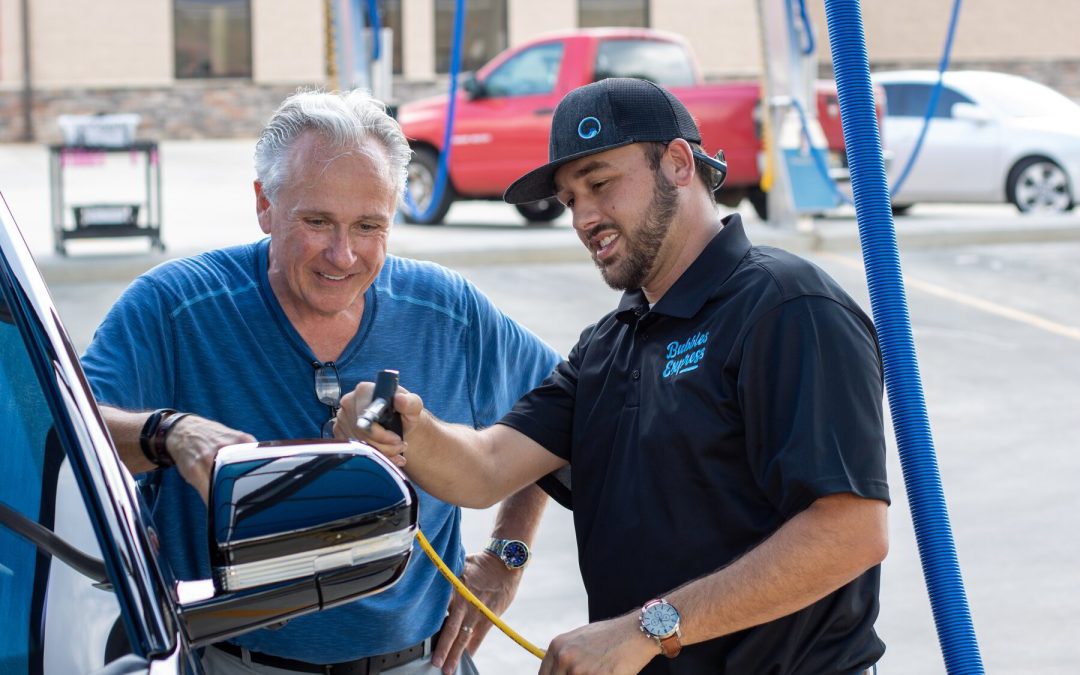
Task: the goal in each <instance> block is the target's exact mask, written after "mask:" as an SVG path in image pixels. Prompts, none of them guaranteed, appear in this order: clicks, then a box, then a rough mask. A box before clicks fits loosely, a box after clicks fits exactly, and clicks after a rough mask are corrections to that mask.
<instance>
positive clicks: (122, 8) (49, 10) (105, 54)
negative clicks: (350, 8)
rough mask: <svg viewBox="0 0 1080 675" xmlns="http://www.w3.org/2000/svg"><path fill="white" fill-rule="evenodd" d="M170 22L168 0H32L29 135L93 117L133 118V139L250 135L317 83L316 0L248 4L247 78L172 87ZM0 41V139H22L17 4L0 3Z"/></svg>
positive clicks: (320, 33)
mask: <svg viewBox="0 0 1080 675" xmlns="http://www.w3.org/2000/svg"><path fill="white" fill-rule="evenodd" d="M89 6H92V8H93V11H87V7H89ZM172 22H173V2H172V0H95V1H94V2H93V3H92V5H88V4H87V3H86V0H32V2H31V7H30V31H31V41H30V44H31V65H32V73H31V79H32V82H33V89H34V91H33V105H32V113H31V114H32V119H33V138H34V139H35V140H38V141H42V142H46V143H54V142H59V140H60V130H59V127H58V126H57V124H56V118H57V117H58V116H59V115H65V114H75V115H85V114H93V113H98V112H108V113H117V112H125V113H137V114H139V115H140V116H141V118H142V120H141V123H140V126H139V131H138V134H139V136H140V137H142V138H150V139H162V138H229V137H236V136H252V135H255V134H257V133H258V131H259V130H260V129H261V128H262V125H263V124H264V123H265V121H266V120H267V118H269V116H270V114H271V113H272V112H273V110H274V109H275V108H276V107H277V105H278V104H279V103H280V102H281V100H282V99H283V98H284V97H285V96H287V95H289V94H291V93H293V92H294V91H296V89H297V88H298V87H302V86H322V85H325V84H326V75H325V56H326V26H325V13H324V5H323V1H322V0H252V3H251V24H252V78H251V79H247V78H243V79H206V80H177V79H176V78H175V77H174V52H173V46H174V38H173V23H172ZM133 26H137V27H138V29H137V30H135V29H133V28H132V27H133ZM0 40H2V42H0V141H15V140H23V139H24V134H25V129H24V125H23V93H22V88H23V83H22V81H23V72H22V26H21V14H20V3H19V1H18V0H6V1H3V2H0Z"/></svg>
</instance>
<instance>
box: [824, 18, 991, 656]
mask: <svg viewBox="0 0 1080 675" xmlns="http://www.w3.org/2000/svg"><path fill="white" fill-rule="evenodd" d="M825 15H826V19H827V20H828V25H829V41H830V44H831V49H832V58H833V69H834V71H835V72H836V83H837V91H838V93H839V98H840V118H841V123H842V125H843V129H844V138H845V140H846V145H847V148H848V164H849V167H850V171H851V184H852V189H853V192H854V198H855V211H856V217H857V219H858V223H859V239H860V241H861V242H862V250H863V263H864V265H865V267H866V280H867V284H868V286H869V289H870V305H871V308H872V311H873V316H874V323H875V325H876V326H877V330H878V337H879V341H880V345H881V356H882V361H883V362H884V366H885V386H886V390H887V392H888V397H889V407H890V409H891V412H892V418H893V426H894V428H895V430H896V440H897V445H898V446H899V450H900V463H901V466H902V468H903V473H904V485H905V487H906V489H907V494H908V501H909V502H910V504H911V515H912V520H913V521H914V525H915V537H916V539H917V541H918V546H919V557H920V560H921V561H922V568H923V575H924V577H925V578H926V587H927V590H928V591H929V594H930V604H931V607H932V609H933V614H934V622H935V624H936V626H937V632H938V640H939V642H940V643H941V650H942V654H943V656H944V659H945V667H946V670H947V672H948V673H950V675H951V674H953V673H964V674H969V673H984V672H985V670H984V668H983V664H982V658H981V656H980V655H979V646H978V643H977V641H976V639H975V628H974V626H973V624H972V621H971V612H970V610H969V609H968V603H967V597H966V595H965V593H964V582H963V579H962V578H961V576H960V564H959V562H958V561H957V556H956V547H955V545H954V543H953V537H952V529H951V527H950V526H949V514H948V510H947V509H946V505H945V493H944V490H943V489H942V485H941V476H940V474H939V472H938V466H937V457H936V455H935V453H934V444H933V439H932V438H931V435H930V422H929V418H928V416H927V412H926V401H925V399H924V398H923V391H922V383H921V380H920V377H919V369H918V364H917V362H916V359H915V343H914V339H913V338H912V334H911V319H910V317H909V315H908V306H907V299H906V297H905V294H904V285H903V278H902V276H901V272H900V253H899V250H898V248H897V243H896V231H895V229H894V227H893V221H892V210H891V206H890V202H889V189H888V185H887V184H886V179H885V166H884V162H883V160H882V154H881V141H880V136H879V134H878V128H877V117H876V116H875V113H874V95H873V88H872V86H871V84H870V66H869V59H868V57H867V53H866V41H865V37H864V34H863V22H862V13H861V10H860V6H859V0H825Z"/></svg>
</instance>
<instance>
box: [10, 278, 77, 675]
mask: <svg viewBox="0 0 1080 675" xmlns="http://www.w3.org/2000/svg"><path fill="white" fill-rule="evenodd" d="M52 426H53V419H52V415H51V413H50V412H49V407H48V404H47V403H46V400H45V396H44V393H43V392H42V389H41V386H40V384H39V382H38V378H37V375H36V374H35V372H34V367H33V362H32V361H31V360H30V357H29V354H28V352H27V350H26V347H25V345H24V344H23V341H22V337H21V335H20V332H19V330H18V327H17V326H16V325H15V324H14V319H13V317H12V314H11V311H10V310H9V308H8V304H7V301H6V300H5V299H4V297H3V295H0V429H2V430H3V432H2V433H0V502H2V504H3V506H5V507H7V508H8V509H11V510H12V511H15V512H17V513H18V514H21V515H22V516H25V517H26V518H27V519H28V520H30V521H33V522H35V523H38V524H40V525H42V526H44V527H46V528H48V529H50V530H51V529H53V525H54V523H53V515H54V514H53V504H54V503H55V497H56V495H55V491H56V475H57V473H58V471H59V464H60V461H61V460H62V459H63V451H62V450H60V449H59V446H58V443H57V442H56V441H55V436H54V435H51V434H50V433H49V431H50V430H51V429H52ZM51 564H52V560H51V559H50V558H49V557H48V556H45V555H42V556H39V555H38V549H37V547H36V546H35V545H34V544H32V543H31V542H29V541H27V540H26V539H25V538H23V537H22V536H20V535H18V534H16V533H15V532H13V531H12V530H11V529H10V528H9V527H0V626H3V630H0V664H3V668H2V669H0V670H3V672H4V673H5V674H6V673H30V672H41V668H42V664H43V657H44V655H43V651H42V646H43V645H44V634H43V627H44V621H43V619H44V611H45V595H46V591H47V584H48V578H49V568H50V565H51Z"/></svg>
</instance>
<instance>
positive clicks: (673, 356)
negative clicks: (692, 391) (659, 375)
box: [664, 331, 709, 377]
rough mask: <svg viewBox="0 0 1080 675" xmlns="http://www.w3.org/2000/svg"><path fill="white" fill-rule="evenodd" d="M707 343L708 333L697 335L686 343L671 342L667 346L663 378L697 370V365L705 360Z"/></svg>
mask: <svg viewBox="0 0 1080 675" xmlns="http://www.w3.org/2000/svg"><path fill="white" fill-rule="evenodd" d="M708 341H709V332H708V331H705V332H704V333H698V334H697V335H695V336H694V337H692V338H690V339H689V340H687V341H686V342H672V343H669V344H668V346H667V365H665V366H664V377H671V376H672V375H680V374H682V373H688V372H690V371H691V370H697V367H698V364H699V363H701V361H702V360H703V359H704V358H705V343H707V342H708Z"/></svg>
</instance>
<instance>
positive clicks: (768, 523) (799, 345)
mask: <svg viewBox="0 0 1080 675" xmlns="http://www.w3.org/2000/svg"><path fill="white" fill-rule="evenodd" d="M701 141H702V139H701V137H700V134H699V132H698V129H697V126H696V125H695V124H694V121H693V118H692V117H691V116H690V114H689V113H688V112H687V110H686V108H685V107H684V106H683V105H682V103H681V102H680V101H679V100H678V99H676V98H675V97H674V96H673V95H672V94H671V93H670V92H668V91H666V90H665V89H663V88H661V87H659V86H657V85H655V84H652V83H650V82H645V81H642V80H631V79H609V80H604V81H601V82H597V83H594V84H590V85H587V86H585V87H581V88H579V89H576V90H574V91H572V92H570V93H569V94H567V96H566V98H564V99H563V101H562V102H561V103H560V104H559V106H558V108H556V110H555V115H554V118H553V120H552V130H551V145H550V158H551V161H550V162H549V163H548V164H546V165H545V166H542V167H540V168H538V169H536V170H535V171H532V172H530V173H529V174H527V175H526V176H524V177H522V178H521V179H519V180H518V181H517V182H515V183H514V184H513V185H511V186H510V188H509V189H508V190H507V193H506V199H507V200H508V201H510V202H514V203H518V202H531V201H535V200H538V199H543V198H549V197H552V196H556V197H558V199H559V200H560V201H562V202H563V203H564V204H566V205H567V206H568V207H569V208H570V210H571V211H572V212H573V217H574V228H575V230H576V231H577V234H578V236H579V237H580V239H581V241H582V243H583V244H584V245H585V246H586V247H587V248H588V250H589V251H590V252H591V254H592V256H593V259H594V260H595V262H596V265H597V266H598V267H599V268H600V272H601V274H602V275H603V277H604V279H605V280H606V281H607V283H608V284H609V285H610V286H612V287H613V288H616V289H620V290H625V293H624V295H623V298H622V301H621V302H620V303H619V306H618V308H617V309H615V310H614V311H612V312H611V313H609V314H607V315H606V316H604V317H601V319H600V320H599V321H598V322H597V323H596V324H594V325H592V326H589V327H588V328H586V329H585V330H584V331H583V332H582V334H581V338H580V341H579V342H578V344H577V346H576V347H574V349H573V350H572V351H571V353H570V356H569V358H568V359H567V360H566V361H565V362H563V363H561V364H559V366H558V367H557V368H556V370H555V372H554V373H553V374H552V375H551V377H550V378H548V379H547V381H545V383H544V384H543V385H542V386H540V387H538V388H537V389H534V390H533V391H532V392H530V393H528V394H526V395H525V397H523V398H522V399H521V401H519V402H518V403H517V405H516V406H515V407H514V410H513V411H511V412H510V413H509V414H508V415H506V416H505V417H504V418H503V419H502V420H500V423H499V424H496V425H494V426H492V427H489V428H487V429H484V430H482V431H479V432H478V431H475V430H472V429H467V428H465V427H462V426H454V425H449V424H446V423H443V422H440V421H438V420H437V419H436V418H435V417H434V416H432V415H431V414H429V413H428V412H426V411H424V408H423V404H422V402H421V401H420V398H419V397H418V396H416V395H414V394H408V393H402V394H400V395H398V396H397V397H396V399H395V407H396V408H397V409H398V410H399V412H401V413H402V415H403V418H404V430H405V440H406V441H408V448H409V450H408V454H407V459H406V457H405V456H404V455H402V454H401V452H402V450H403V448H404V445H403V441H402V439H400V438H399V437H398V436H397V435H395V434H392V433H390V432H388V431H387V430H385V429H382V428H379V427H377V428H376V429H375V431H374V433H373V434H372V435H371V436H370V439H371V440H372V442H374V443H376V444H377V445H378V446H379V447H380V449H382V450H383V451H384V452H386V453H387V454H388V455H390V456H392V457H394V458H395V461H396V462H397V463H398V464H399V465H400V466H403V467H404V468H405V470H406V471H407V472H408V474H409V475H410V476H411V477H412V478H413V479H414V480H416V481H417V482H418V483H419V484H420V485H422V486H424V487H425V488H427V489H430V490H431V491H432V492H433V493H434V494H436V495H438V496H440V497H441V498H443V499H446V500H448V501H450V502H452V503H456V504H462V505H466V506H482V505H485V504H489V503H493V502H494V501H496V500H498V499H500V498H501V497H503V496H504V495H507V494H510V493H512V492H513V491H514V490H517V489H519V488H520V487H521V486H523V485H528V484H529V483H530V482H532V481H535V480H537V479H538V478H540V477H541V476H544V475H546V474H548V473H549V472H551V471H553V470H556V469H559V468H560V467H562V466H565V465H567V464H569V465H570V466H571V467H572V469H573V485H572V488H573V489H572V506H573V510H574V524H575V527H576V531H577V542H578V556H579V562H580V566H581V573H582V577H583V579H584V582H585V589H586V591H588V595H589V619H590V621H591V622H592V623H590V624H589V625H588V626H584V627H582V628H579V629H577V630H574V631H572V632H570V633H567V634H565V635H561V636H559V637H557V638H556V639H555V640H554V641H553V642H552V643H551V647H550V648H549V650H548V653H547V656H546V658H545V659H544V661H543V663H542V665H541V668H540V672H541V673H544V674H549V673H560V674H561V673H575V674H577V675H580V674H584V673H597V674H600V673H636V672H638V671H642V672H648V673H657V674H659V673H672V674H680V675H691V674H692V675H705V674H709V675H712V674H715V673H772V674H774V675H786V674H791V675H794V674H805V675H826V674H833V675H855V674H856V673H862V672H863V671H865V670H866V669H868V668H870V667H871V666H872V665H873V664H874V663H876V661H877V660H878V658H879V657H880V656H881V654H882V652H883V650H884V645H883V644H882V642H881V640H879V639H878V636H877V635H876V633H875V632H874V620H875V619H876V617H877V612H878V578H879V568H878V563H879V562H880V561H881V559H882V558H883V557H884V555H885V552H886V550H887V546H888V539H887V528H886V506H887V503H888V499H889V493H888V486H887V484H886V480H885V451H884V448H885V444H884V435H883V429H882V413H881V395H882V373H881V364H880V360H879V358H878V353H877V345H876V340H875V335H874V329H873V326H872V325H871V322H870V320H869V319H868V318H867V317H866V315H865V314H864V313H863V312H862V311H861V310H860V309H859V307H858V306H857V305H856V303H855V302H854V301H853V300H852V299H851V298H850V297H848V296H847V294H845V293H844V292H843V290H841V289H840V287H839V286H838V285H837V284H836V282H835V281H833V280H832V279H830V278H829V277H828V276H827V275H826V274H825V273H824V272H822V271H821V270H820V269H818V268H816V267H814V266H813V265H811V264H809V263H808V262H806V261H805V260H802V259H800V258H797V257H795V256H793V255H791V254H789V253H785V252H784V251H780V250H778V249H774V248H769V247H756V246H752V245H751V244H750V241H749V240H748V239H747V236H746V234H745V232H744V231H743V226H742V223H741V221H740V219H739V216H738V215H732V216H730V217H728V218H724V219H721V218H720V217H719V216H718V215H717V212H716V204H715V202H714V198H713V191H714V189H715V188H716V187H717V185H718V183H719V182H720V180H721V179H722V175H723V172H724V170H725V168H726V167H725V165H724V164H723V162H722V161H721V160H719V159H718V158H715V157H710V156H708V155H707V154H705V153H704V152H703V151H702V149H701V145H700V144H701ZM369 386H370V385H366V384H365V385H361V387H359V388H358V390H357V391H356V392H354V393H350V394H349V395H347V396H346V398H345V400H344V402H343V407H342V411H343V412H345V411H349V412H350V414H342V415H339V416H338V432H339V433H341V434H343V435H353V434H360V433H361V432H360V431H359V430H358V429H356V428H355V424H354V421H355V419H356V417H355V415H354V414H352V411H353V410H354V409H355V408H356V407H357V406H359V405H362V404H363V403H364V402H365V400H366V399H367V398H369V396H370V393H369ZM424 393H425V396H426V395H427V393H426V392H424ZM432 412H434V410H433V409H432ZM436 414H437V413H436Z"/></svg>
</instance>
